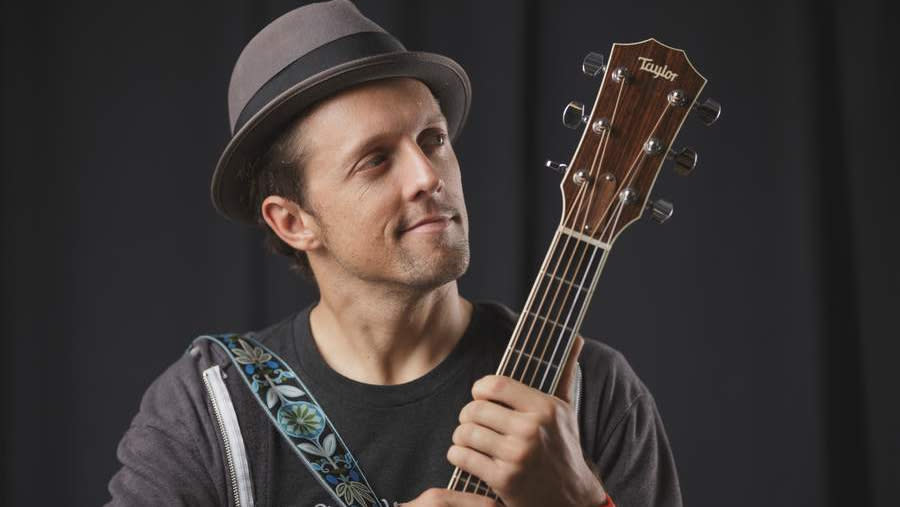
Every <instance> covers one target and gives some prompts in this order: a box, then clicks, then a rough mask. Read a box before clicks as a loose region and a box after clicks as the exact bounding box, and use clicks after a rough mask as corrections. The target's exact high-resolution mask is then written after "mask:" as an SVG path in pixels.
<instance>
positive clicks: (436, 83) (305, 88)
mask: <svg viewBox="0 0 900 507" xmlns="http://www.w3.org/2000/svg"><path fill="white" fill-rule="evenodd" d="M392 77H411V78H415V79H419V80H420V81H422V82H424V83H425V84H426V85H428V87H429V88H430V89H431V92H432V93H433V94H434V96H435V98H437V100H438V102H439V104H440V106H441V110H442V111H443V113H444V116H445V117H446V118H447V130H448V134H449V136H450V139H456V137H457V136H458V134H459V132H460V131H461V129H462V127H463V125H464V124H465V121H466V117H467V116H468V113H469V105H470V103H471V96H472V92H471V85H470V83H469V78H468V76H467V75H466V72H465V71H464V70H463V69H462V67H460V66H459V64H457V63H456V62H454V61H453V60H451V59H450V58H447V57H445V56H441V55H437V54H433V53H424V52H415V51H403V52H397V53H387V54H380V55H376V56H370V57H366V58H361V59H358V60H354V61H350V62H346V63H344V64H342V65H339V66H336V67H333V68H331V69H328V70H326V71H323V72H321V73H319V74H315V75H313V76H310V77H309V78H307V79H304V80H303V81H301V82H299V83H297V84H296V85H294V86H293V87H291V88H289V89H288V90H285V91H284V92H283V93H281V94H280V95H279V96H278V97H276V98H275V99H273V100H272V101H271V102H269V103H268V104H267V105H266V106H265V107H263V108H262V109H260V110H259V111H258V112H257V113H256V114H255V115H253V116H252V117H251V118H250V119H249V120H248V121H247V123H245V124H244V125H243V126H242V127H241V128H240V129H239V130H238V132H236V133H235V134H234V136H232V138H231V141H229V143H228V145H227V146H226V147H225V150H224V151H223V152H222V155H221V156H220V157H219V161H218V163H216V168H215V171H214V172H213V177H212V181H211V183H210V197H211V199H212V203H213V206H214V207H215V208H216V210H217V211H218V212H219V213H221V214H222V215H223V216H225V217H226V218H228V219H230V220H233V221H237V222H243V223H248V224H255V223H256V218H255V217H256V212H255V210H254V209H252V206H253V204H252V201H251V196H250V195H249V192H248V187H247V182H246V181H241V180H240V179H239V178H238V175H239V174H240V171H241V170H242V169H244V168H245V167H246V165H247V164H248V163H250V162H251V161H253V160H254V159H255V158H256V157H257V156H259V154H260V150H261V149H263V148H264V147H265V143H268V142H270V141H271V138H272V137H273V135H274V134H275V133H276V132H277V131H278V130H279V129H280V128H282V127H283V126H284V124H285V123H286V122H287V121H288V120H290V119H291V118H293V117H294V115H296V114H298V113H300V112H302V111H303V110H304V109H306V108H308V107H309V106H311V105H313V104H314V103H316V102H318V101H320V100H322V99H324V98H326V97H328V96H330V95H333V94H335V93H337V92H339V91H341V90H344V89H346V88H349V87H351V86H354V85H356V84H360V83H365V82H368V81H374V80H378V79H386V78H392Z"/></svg>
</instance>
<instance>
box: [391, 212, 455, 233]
mask: <svg viewBox="0 0 900 507" xmlns="http://www.w3.org/2000/svg"><path fill="white" fill-rule="evenodd" d="M453 217H454V215H450V214H440V215H428V216H426V217H423V218H421V219H419V220H417V221H416V222H414V223H413V224H412V225H410V226H409V227H407V228H406V229H404V230H403V231H402V232H403V233H407V232H410V231H413V230H418V231H423V232H424V231H437V230H441V229H443V228H444V227H446V226H447V225H449V224H450V221H451V220H453Z"/></svg>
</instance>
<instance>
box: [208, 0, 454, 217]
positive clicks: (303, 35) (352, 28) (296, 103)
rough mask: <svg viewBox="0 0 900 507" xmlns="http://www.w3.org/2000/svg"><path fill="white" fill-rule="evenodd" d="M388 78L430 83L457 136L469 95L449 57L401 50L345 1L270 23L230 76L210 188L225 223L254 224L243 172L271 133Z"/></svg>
mask: <svg viewBox="0 0 900 507" xmlns="http://www.w3.org/2000/svg"><path fill="white" fill-rule="evenodd" d="M390 77H411V78H416V79H419V80H420V81H422V82H424V83H425V84H426V85H428V87H429V88H430V89H431V91H432V93H433V94H434V96H435V97H436V98H437V100H438V102H439V103H440V105H441V109H442V111H443V112H444V116H446V118H447V123H448V129H449V135H450V138H451V139H455V138H456V136H457V135H458V134H459V132H460V130H461V129H462V126H463V124H464V123H465V121H466V116H467V115H468V112H469V104H470V102H471V95H472V92H471V85H470V84H469V77H468V76H467V75H466V72H465V71H464V70H463V68H462V67H460V66H459V64H457V63H456V62H454V61H453V60H451V59H450V58H447V57H445V56H441V55H436V54H432V53H424V52H417V51H407V50H406V48H405V47H404V46H403V44H401V43H400V41H398V40H397V39H396V38H394V37H393V36H392V35H391V34H389V33H387V32H386V31H385V30H384V29H383V28H381V27H380V26H378V25H377V24H375V23H374V22H372V21H371V20H369V19H368V18H366V17H365V16H363V15H362V14H361V13H360V12H359V10H357V9H356V6H354V5H353V3H351V2H350V1H349V0H333V1H330V2H322V3H314V4H309V5H305V6H303V7H300V8H297V9H294V10H292V11H290V12H288V13H287V14H284V15H282V16H281V17H279V18H278V19H276V20H275V21H272V22H271V23H270V24H269V25H268V26H266V27H265V28H263V29H262V31H260V32H259V33H258V34H256V36H254V37H253V39H251V40H250V42H249V43H247V45H246V47H244V50H243V51H242V52H241V54H240V56H239V57H238V60H237V63H236V64H235V66H234V71H233V72H232V74H231V82H230V83H229V86H228V114H229V120H230V123H231V140H230V141H229V142H228V145H227V146H226V147H225V150H224V151H223V153H222V155H221V156H220V157H219V161H218V163H217V164H216V168H215V171H214V173H213V177H212V182H211V183H210V197H211V198H212V202H213V206H215V208H216V210H218V211H219V213H221V214H222V215H224V216H225V217H227V218H229V219H231V220H234V221H238V222H246V223H255V216H256V214H255V210H254V209H253V204H252V199H251V196H250V195H249V185H248V181H247V178H248V176H250V177H252V175H247V174H246V169H247V165H248V164H249V163H250V162H252V161H253V160H254V159H255V158H256V157H258V156H259V154H260V152H261V150H262V149H264V148H265V147H266V146H267V144H268V143H269V142H270V141H271V140H272V139H273V137H274V135H276V134H277V133H278V132H279V131H280V130H281V129H282V128H284V127H285V126H286V124H287V122H288V121H289V120H291V119H292V118H293V117H294V116H295V115H296V114H298V113H300V112H302V111H303V110H305V109H306V108H308V107H309V106H311V105H313V104H314V103H316V102H317V101H319V100H322V99H324V98H326V97H328V96H330V95H334V94H335V93H337V92H339V91H341V90H343V89H346V88H349V87H351V86H353V85H356V84H359V83H363V82H367V81H373V80H376V79H384V78H390Z"/></svg>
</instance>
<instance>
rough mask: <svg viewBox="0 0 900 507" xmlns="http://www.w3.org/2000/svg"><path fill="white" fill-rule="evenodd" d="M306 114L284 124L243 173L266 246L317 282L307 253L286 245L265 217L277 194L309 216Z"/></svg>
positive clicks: (303, 276)
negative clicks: (265, 203) (302, 134)
mask: <svg viewBox="0 0 900 507" xmlns="http://www.w3.org/2000/svg"><path fill="white" fill-rule="evenodd" d="M302 119H303V115H302V114H300V115H297V116H295V117H294V118H292V119H291V120H290V121H288V122H287V123H286V124H285V127H284V128H283V129H282V130H281V131H279V132H278V133H277V134H276V135H275V136H274V137H273V138H272V139H271V141H270V142H269V144H268V146H267V148H266V149H265V150H263V151H262V153H261V154H260V155H259V156H258V157H256V159H254V160H253V161H252V162H250V163H249V164H248V165H247V167H246V168H245V171H243V174H242V175H241V178H242V180H244V181H245V182H246V185H247V186H248V191H249V198H250V203H251V204H252V206H253V213H254V217H255V220H256V225H257V226H259V227H260V228H262V230H263V234H264V235H265V237H264V238H263V246H264V248H265V249H266V250H268V251H269V252H270V253H272V254H278V255H284V256H287V257H289V258H290V270H291V271H292V272H294V273H296V274H298V275H300V276H301V277H302V278H304V279H305V280H307V281H310V282H313V283H315V275H314V274H313V272H312V268H311V267H310V265H309V257H307V255H306V252H304V251H302V250H297V249H296V248H294V247H292V246H291V245H288V244H287V243H285V242H284V241H283V240H282V239H281V238H279V237H278V235H277V234H275V232H274V231H273V230H272V228H271V227H269V224H267V223H266V221H265V219H263V217H262V210H261V206H262V202H263V201H264V200H265V199H266V197H268V196H270V195H278V196H281V197H284V198H285V199H289V200H291V201H294V202H295V203H297V205H298V206H301V207H303V208H304V209H305V210H308V211H309V212H310V213H312V212H311V210H310V207H309V206H308V204H307V203H305V202H304V200H305V199H304V197H305V196H304V189H305V185H304V181H305V180H304V177H303V162H304V152H303V149H302V143H301V142H300V123H301V121H302Z"/></svg>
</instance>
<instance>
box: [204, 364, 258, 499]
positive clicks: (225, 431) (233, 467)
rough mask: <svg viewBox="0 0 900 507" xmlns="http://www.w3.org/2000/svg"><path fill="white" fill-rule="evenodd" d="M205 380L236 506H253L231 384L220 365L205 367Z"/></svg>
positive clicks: (244, 451) (245, 455) (245, 456)
mask: <svg viewBox="0 0 900 507" xmlns="http://www.w3.org/2000/svg"><path fill="white" fill-rule="evenodd" d="M203 384H204V385H205V386H206V393H207V395H208V396H209V399H210V402H212V407H213V413H214V414H215V416H216V423H217V424H218V426H219V433H220V434H221V435H222V442H223V445H224V447H225V465H226V467H227V468H228V478H229V480H230V483H231V493H232V495H234V505H235V506H236V507H253V485H252V483H251V481H250V466H249V462H248V461H247V452H246V450H245V448H244V439H243V437H242V436H241V428H240V426H239V425H238V420H237V414H236V413H235V412H234V404H233V403H232V402H231V396H229V395H228V388H227V387H225V382H224V381H223V380H222V372H221V370H220V369H219V365H216V366H213V367H210V368H207V369H206V370H204V371H203Z"/></svg>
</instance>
